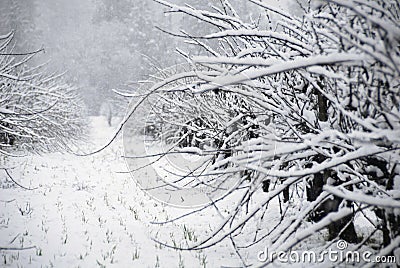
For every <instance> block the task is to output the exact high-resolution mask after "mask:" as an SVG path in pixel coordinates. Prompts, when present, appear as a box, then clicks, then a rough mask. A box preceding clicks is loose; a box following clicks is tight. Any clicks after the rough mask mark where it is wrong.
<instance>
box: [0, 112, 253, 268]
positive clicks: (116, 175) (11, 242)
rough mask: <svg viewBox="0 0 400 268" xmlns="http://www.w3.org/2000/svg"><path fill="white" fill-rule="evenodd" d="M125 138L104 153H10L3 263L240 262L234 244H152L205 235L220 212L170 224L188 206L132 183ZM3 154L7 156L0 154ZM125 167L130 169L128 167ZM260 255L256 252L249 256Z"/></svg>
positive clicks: (97, 126)
mask: <svg viewBox="0 0 400 268" xmlns="http://www.w3.org/2000/svg"><path fill="white" fill-rule="evenodd" d="M113 130H114V129H113V128H112V127H108V126H107V123H106V120H105V118H103V117H94V118H92V119H91V138H90V140H91V141H92V143H93V144H87V145H84V147H85V148H83V149H85V150H86V151H90V149H93V148H96V147H98V146H100V145H102V144H103V143H104V142H105V141H106V140H107V139H108V138H109V137H110V135H111V134H112V132H113ZM121 155H122V142H121V139H119V140H117V141H116V142H114V143H113V144H112V145H111V146H110V147H109V148H107V149H106V150H104V151H102V152H101V153H98V154H95V155H92V156H87V157H79V156H74V155H71V154H59V153H53V154H45V155H42V156H27V157H23V158H19V159H13V160H12V162H10V160H8V162H7V163H2V164H7V166H8V167H10V170H9V171H10V174H11V175H12V177H13V178H14V179H15V180H16V181H17V182H18V183H20V184H21V185H23V186H24V187H29V188H34V190H25V189H22V188H21V187H19V186H17V185H15V184H14V183H12V182H11V181H10V179H9V178H7V176H6V174H3V175H2V177H1V189H0V247H1V248H2V249H1V251H0V252H1V253H0V254H1V265H0V266H4V267H96V266H98V267H219V266H231V267H232V266H233V267H235V266H236V267H238V266H240V265H241V262H240V261H239V260H238V257H237V256H236V255H235V253H234V249H233V247H232V246H231V245H230V244H229V243H226V244H224V243H222V244H220V245H218V246H216V247H214V248H212V249H209V250H203V251H197V252H188V251H176V250H173V249H170V248H167V247H164V246H160V245H159V244H157V243H155V242H154V240H153V238H154V239H157V238H160V239H161V240H163V241H164V242H167V243H169V244H176V245H182V246H183V245H186V244H187V243H191V242H194V241H196V240H197V239H199V236H201V235H203V236H204V235H207V233H209V230H211V229H212V223H213V222H216V221H217V218H215V217H218V215H217V214H215V213H213V212H211V211H204V212H201V213H200V214H199V215H197V216H193V217H191V218H190V220H184V221H180V222H177V223H173V224H169V225H155V224H151V221H154V220H155V221H159V220H166V219H171V218H173V217H176V216H178V215H180V214H182V213H185V212H188V210H184V209H177V208H171V207H167V206H164V205H162V204H160V203H158V202H155V201H153V200H152V199H151V198H150V197H148V196H147V195H146V194H144V193H143V192H142V191H141V190H140V189H138V187H137V186H136V185H135V182H134V180H133V179H132V177H131V176H130V174H128V173H126V171H127V168H126V165H125V162H124V160H123V158H122V157H121ZM2 161H3V162H4V161H5V160H4V159H3V160H2ZM124 172H125V173H124ZM252 257H253V258H255V257H256V254H254V256H252Z"/></svg>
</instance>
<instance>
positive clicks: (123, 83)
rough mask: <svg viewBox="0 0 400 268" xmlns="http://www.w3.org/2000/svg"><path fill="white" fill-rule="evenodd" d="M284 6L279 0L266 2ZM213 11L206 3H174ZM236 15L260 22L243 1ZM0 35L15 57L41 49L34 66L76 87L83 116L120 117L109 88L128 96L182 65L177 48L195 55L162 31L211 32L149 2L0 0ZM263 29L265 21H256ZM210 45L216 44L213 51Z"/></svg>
mask: <svg viewBox="0 0 400 268" xmlns="http://www.w3.org/2000/svg"><path fill="white" fill-rule="evenodd" d="M270 2H271V3H273V4H274V5H276V6H279V7H281V8H286V6H287V5H285V4H283V3H282V2H281V1H270ZM174 3H176V4H189V5H191V6H193V7H196V8H201V9H210V10H212V4H213V1H206V0H201V1H194V0H191V1H188V0H179V1H174ZM234 4H235V8H236V9H237V10H238V12H241V13H242V16H244V17H248V18H251V19H253V20H261V18H263V19H264V17H265V16H260V15H262V14H259V13H257V12H259V9H257V8H256V7H255V5H252V4H251V3H248V2H247V1H235V2H234ZM0 13H1V14H2V16H1V18H0V34H6V33H8V32H10V31H15V37H14V43H15V48H14V53H26V52H33V51H37V50H39V49H43V51H42V52H40V53H39V54H40V55H37V56H35V57H34V59H33V61H32V62H31V64H32V63H33V65H35V64H36V65H39V64H43V63H46V68H47V69H48V72H56V73H64V72H65V74H64V77H65V79H66V81H67V82H68V83H69V84H71V85H73V86H77V87H79V91H80V92H81V95H82V98H83V99H84V102H85V103H86V106H87V108H88V113H89V115H100V114H104V113H108V112H109V110H110V109H111V110H112V111H113V113H114V114H115V115H122V114H123V113H124V111H125V108H126V105H127V104H126V101H127V100H125V99H123V98H121V97H119V96H118V95H117V94H115V93H114V92H113V91H112V89H117V90H121V91H125V90H135V88H137V87H139V84H138V83H137V82H138V81H141V80H144V79H146V78H147V77H148V75H150V74H152V73H154V72H155V71H156V70H155V67H156V68H165V67H169V66H172V65H174V64H179V63H183V62H184V61H185V60H184V58H183V57H182V56H181V55H179V53H177V51H176V48H177V47H179V49H180V50H181V51H182V52H184V53H186V54H188V55H196V54H197V53H198V52H199V48H198V46H195V45H193V46H192V45H191V44H189V42H182V39H181V38H178V37H176V36H172V35H169V34H167V33H165V32H162V31H161V30H159V29H157V28H156V27H159V28H161V29H165V30H167V31H168V32H172V33H177V34H184V33H185V32H186V33H192V34H193V33H194V34H195V35H201V34H205V33H210V32H212V27H211V26H209V27H210V28H207V27H204V26H205V24H201V25H200V24H199V23H198V21H196V19H193V18H191V17H189V16H183V15H182V14H171V13H166V12H165V9H164V7H163V6H162V5H160V4H158V3H156V2H154V1H150V0H147V1H138V0H119V1H114V0H85V1H81V0H69V1H65V0H19V1H14V0H2V1H0ZM260 23H265V24H266V25H265V27H268V21H265V22H263V21H260ZM215 47H217V46H215Z"/></svg>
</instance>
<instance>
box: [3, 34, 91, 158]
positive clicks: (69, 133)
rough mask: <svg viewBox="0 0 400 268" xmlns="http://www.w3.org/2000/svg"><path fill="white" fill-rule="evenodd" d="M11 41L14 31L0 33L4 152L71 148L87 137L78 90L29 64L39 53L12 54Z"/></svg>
mask: <svg viewBox="0 0 400 268" xmlns="http://www.w3.org/2000/svg"><path fill="white" fill-rule="evenodd" d="M12 40H13V32H11V33H9V34H6V35H4V36H1V37H0V41H1V44H0V53H1V54H0V152H1V153H2V154H7V155H9V154H11V155H13V154H20V153H22V152H28V151H29V152H34V153H41V152H53V151H60V150H69V149H70V147H71V146H73V145H74V144H75V143H76V142H77V141H78V140H81V139H83V138H84V137H85V127H84V115H85V112H84V107H83V102H82V101H81V100H80V98H79V95H78V92H77V89H76V88H73V87H71V86H70V85H68V84H66V83H65V82H64V81H63V79H62V76H61V75H56V74H50V75H46V74H45V73H44V71H43V66H38V67H35V68H33V67H30V66H29V65H28V62H29V60H31V59H32V57H33V56H34V55H35V54H37V53H36V52H35V53H26V54H18V53H14V52H13V50H12ZM17 151H18V152H19V153H16V152H17Z"/></svg>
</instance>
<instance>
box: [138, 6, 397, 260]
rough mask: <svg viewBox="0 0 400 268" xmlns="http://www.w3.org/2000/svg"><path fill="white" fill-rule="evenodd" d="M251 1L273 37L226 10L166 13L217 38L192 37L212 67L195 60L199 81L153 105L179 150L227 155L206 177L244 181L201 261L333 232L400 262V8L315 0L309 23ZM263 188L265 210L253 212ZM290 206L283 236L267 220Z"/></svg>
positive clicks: (162, 94) (260, 206)
mask: <svg viewBox="0 0 400 268" xmlns="http://www.w3.org/2000/svg"><path fill="white" fill-rule="evenodd" d="M249 1H250V2H252V3H253V4H255V5H258V6H259V7H260V8H261V9H262V10H263V11H264V12H265V13H266V14H274V17H276V18H278V19H277V21H275V22H273V23H271V24H270V25H269V27H267V29H264V28H262V27H261V26H260V25H258V20H255V21H252V22H245V21H242V19H241V18H240V16H239V15H238V13H237V12H236V11H235V10H234V8H233V7H232V5H231V4H230V3H229V2H228V1H225V0H224V1H221V5H222V6H221V7H216V6H213V7H212V10H199V9H195V8H192V7H190V6H177V5H174V4H171V3H168V2H166V1H163V0H156V2H159V3H160V4H162V5H164V6H166V7H168V8H170V9H171V12H181V13H184V14H187V15H189V16H193V17H195V18H197V19H198V20H199V21H201V22H203V23H208V24H211V25H213V26H214V29H215V32H212V33H209V34H208V35H205V36H199V35H197V34H196V33H190V34H187V33H186V35H187V37H188V42H191V43H193V44H197V45H198V46H199V47H200V48H202V49H203V51H204V55H203V56H193V57H188V62H189V63H191V66H192V70H188V71H183V72H178V73H176V74H173V75H170V76H169V77H167V78H166V79H164V80H162V81H161V82H158V83H155V84H154V86H153V87H151V88H150V89H149V91H148V94H147V95H146V96H145V97H144V98H148V97H149V96H152V97H153V96H155V95H157V97H156V98H155V99H161V100H162V101H157V102H155V103H154V104H155V105H153V109H154V114H157V115H158V116H159V118H161V119H160V122H162V123H163V128H162V130H163V131H165V130H166V129H169V130H171V133H173V135H172V136H174V139H172V143H174V142H175V143H176V147H198V148H200V149H201V150H203V152H202V154H212V155H214V157H213V158H209V159H208V160H207V161H208V162H207V163H203V164H202V166H201V167H199V168H204V171H202V174H203V175H204V174H207V175H212V174H215V175H218V176H217V177H218V180H239V182H240V183H239V184H238V186H237V193H240V195H241V197H240V198H238V203H237V205H236V206H235V207H233V208H232V210H231V211H230V212H229V213H227V214H226V215H224V219H223V222H222V223H221V224H220V225H219V227H218V228H216V229H215V231H214V232H213V233H211V234H210V235H209V236H208V237H207V238H206V239H204V240H202V241H199V242H197V243H195V244H193V245H190V246H189V249H202V248H205V247H209V246H212V245H215V244H216V243H218V242H220V241H222V240H224V239H229V238H230V239H231V240H232V243H233V245H234V246H235V248H236V249H238V246H237V244H236V243H235V242H234V241H235V239H237V238H238V237H240V234H243V233H246V231H245V230H246V227H248V228H249V229H251V228H252V227H253V226H252V224H248V223H250V222H257V224H258V225H257V226H259V229H258V230H257V231H256V232H255V234H253V235H254V237H253V238H254V239H253V241H254V242H252V243H249V244H246V245H240V246H243V248H251V247H252V246H256V245H258V244H264V245H265V244H267V245H268V246H269V249H270V250H271V251H276V252H278V251H279V250H283V251H287V250H289V249H291V248H293V247H294V246H295V245H297V244H298V243H300V242H301V241H304V240H305V239H306V238H308V237H309V236H312V235H313V234H314V233H315V232H316V231H319V230H323V229H325V228H327V229H328V230H329V231H328V233H329V235H328V237H327V238H328V239H329V240H334V239H338V238H341V239H345V240H347V241H348V242H352V243H360V244H363V245H364V244H367V243H368V242H369V239H368V236H372V235H374V234H375V233H378V234H380V239H381V240H380V241H379V243H380V246H381V249H382V250H381V252H380V254H381V255H382V254H390V253H393V250H394V249H395V248H397V247H399V244H400V233H399V230H400V227H399V226H400V214H399V211H400V200H399V199H400V167H399V160H400V155H399V150H400V92H399V86H400V69H399V66H400V45H399V43H400V23H399V19H400V5H399V3H398V2H397V1H391V0H381V1H365V2H361V1H355V0H348V1H342V0H328V1H315V3H314V1H311V5H310V6H305V7H304V15H303V16H302V17H296V16H294V15H291V14H288V13H286V12H284V11H282V10H279V9H277V8H274V7H271V6H268V5H267V4H266V3H264V2H263V1H259V0H249ZM265 13H264V14H265ZM215 42H217V43H218V44H219V48H218V49H215V48H214V47H215ZM182 54H185V53H183V52H182ZM138 103H139V104H140V103H141V102H138ZM132 111H133V110H132ZM164 125H166V126H167V127H165V126H164ZM185 139H186V142H182V141H184V140H185ZM204 144H206V145H207V146H209V147H204V146H203V145H204ZM221 173H224V174H225V175H223V176H221ZM189 175H190V174H189ZM261 189H263V190H264V191H265V192H267V193H264V195H265V196H264V198H263V199H261V200H260V199H259V198H257V199H256V200H258V201H257V202H250V201H251V200H252V197H253V196H254V195H255V193H259V192H260V190H261ZM280 193H284V197H285V201H289V200H290V201H291V202H290V204H286V205H285V206H286V207H287V208H290V209H292V211H295V212H294V213H288V209H283V210H281V219H282V220H281V221H279V223H278V224H277V225H276V226H275V227H274V228H271V226H269V223H268V222H263V218H264V214H265V213H268V208H269V204H270V203H271V202H272V201H274V200H276V199H279V200H280V197H279V194H280ZM211 205H214V206H215V203H212V204H211ZM290 209H289V210H290ZM370 212H374V213H375V216H371V213H370ZM360 217H361V218H363V217H364V218H365V219H366V220H367V221H369V222H370V223H371V228H370V230H371V232H370V233H369V234H365V233H363V234H360V233H357V228H356V226H355V225H354V219H355V218H360ZM310 222H311V224H310ZM249 225H250V226H249ZM267 227H268V228H267ZM300 230H301V231H300ZM294 233H296V236H293V234H294ZM361 235H363V236H365V237H361ZM293 237H295V238H293ZM361 238H364V239H361ZM239 251H240V250H239V249H238V252H239ZM269 261H271V260H269Z"/></svg>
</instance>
